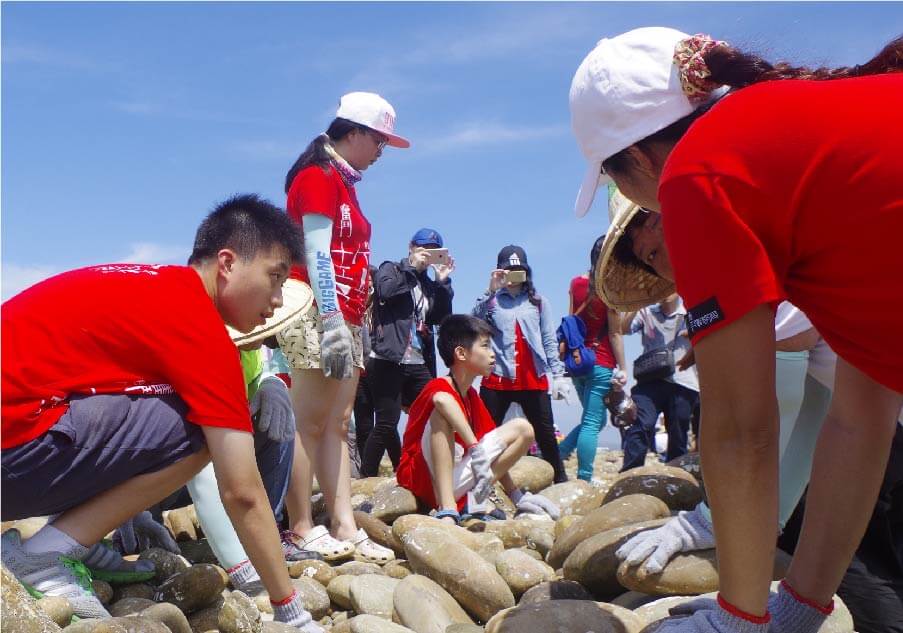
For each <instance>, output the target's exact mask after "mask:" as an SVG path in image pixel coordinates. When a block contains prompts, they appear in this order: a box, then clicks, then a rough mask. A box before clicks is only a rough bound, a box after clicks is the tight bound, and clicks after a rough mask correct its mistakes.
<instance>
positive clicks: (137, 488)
mask: <svg viewBox="0 0 903 633" xmlns="http://www.w3.org/2000/svg"><path fill="white" fill-rule="evenodd" d="M209 461H210V453H209V452H208V451H207V449H206V447H205V448H202V449H201V450H200V451H198V452H197V453H194V454H193V455H189V456H188V457H186V458H184V459H180V460H179V461H177V462H176V463H174V464H170V465H169V466H167V467H166V468H162V469H160V470H157V471H155V472H152V473H147V474H144V475H138V476H137V477H133V478H132V479H129V480H128V481H124V482H122V483H121V484H119V485H117V486H114V487H113V488H110V489H109V490H107V491H105V492H102V493H100V494H99V495H97V496H96V497H93V498H92V499H89V500H88V501H86V502H85V503H83V504H81V505H79V506H76V507H74V508H71V509H69V510H66V511H65V512H63V513H62V514H61V515H60V516H59V517H57V519H56V520H55V521H54V522H53V525H54V527H56V528H57V529H58V530H60V531H62V532H65V533H66V534H68V535H69V536H71V537H72V538H73V539H75V540H76V541H78V542H79V543H81V544H82V545H84V546H85V547H90V546H92V545H94V544H95V543H97V542H98V541H100V539H102V538H103V537H104V536H106V535H107V534H108V533H109V532H110V531H111V530H115V529H116V528H117V527H119V526H120V525H122V524H123V523H124V522H126V521H128V520H129V519H131V518H132V517H133V516H135V515H136V514H138V513H139V512H141V511H143V510H145V509H146V508H148V507H149V506H152V505H153V504H155V503H157V502H158V501H160V500H161V499H163V498H164V497H166V496H168V495H170V494H172V493H173V492H174V491H176V490H178V489H179V488H180V487H181V486H184V485H185V483H186V482H187V481H188V480H189V479H191V478H192V477H194V476H195V475H196V474H198V472H200V470H201V469H202V468H203V467H204V466H205V465H206V464H207V462H209Z"/></svg>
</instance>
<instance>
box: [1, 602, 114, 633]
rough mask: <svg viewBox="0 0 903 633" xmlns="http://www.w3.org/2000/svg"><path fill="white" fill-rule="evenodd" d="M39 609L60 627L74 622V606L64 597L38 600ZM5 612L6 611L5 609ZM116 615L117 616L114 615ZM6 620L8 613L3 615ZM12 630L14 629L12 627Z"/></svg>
mask: <svg viewBox="0 0 903 633" xmlns="http://www.w3.org/2000/svg"><path fill="white" fill-rule="evenodd" d="M38 607H39V608H40V609H41V610H42V611H43V612H44V613H46V614H47V615H49V616H50V619H51V620H53V621H54V622H56V623H57V624H58V625H59V626H63V627H65V626H68V625H69V623H70V622H71V620H72V605H71V604H69V601H68V600H67V599H66V598H63V597H62V596H46V597H44V598H41V599H39V600H38ZM4 611H5V609H4ZM112 615H116V614H112ZM3 619H4V620H5V619H6V613H4V614H3ZM10 628H13V627H12V626H11V627H10Z"/></svg>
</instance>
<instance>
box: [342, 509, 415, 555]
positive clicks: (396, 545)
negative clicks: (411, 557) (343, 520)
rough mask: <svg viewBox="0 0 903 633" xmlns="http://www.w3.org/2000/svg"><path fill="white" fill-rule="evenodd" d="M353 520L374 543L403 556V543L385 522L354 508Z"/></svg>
mask: <svg viewBox="0 0 903 633" xmlns="http://www.w3.org/2000/svg"><path fill="white" fill-rule="evenodd" d="M354 521H355V523H357V526H358V527H359V528H362V529H363V530H364V532H366V533H367V536H369V537H370V540H372V541H373V542H374V543H377V544H378V545H382V546H383V547H388V548H389V549H390V550H392V551H393V552H395V555H396V556H404V545H402V543H401V541H400V540H399V539H398V537H397V536H395V533H394V532H392V528H391V527H389V525H388V524H387V523H384V522H383V521H380V520H379V519H377V518H376V517H375V516H374V515H372V514H369V513H367V512H361V511H360V510H356V511H355V512H354Z"/></svg>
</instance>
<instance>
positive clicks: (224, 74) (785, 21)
mask: <svg viewBox="0 0 903 633" xmlns="http://www.w3.org/2000/svg"><path fill="white" fill-rule="evenodd" d="M652 25H663V26H671V27H675V28H678V29H681V30H684V31H687V32H690V33H696V32H706V33H710V34H712V35H714V36H715V37H718V38H719V39H725V40H728V41H729V42H731V43H733V44H735V45H742V46H745V47H748V48H752V49H754V50H757V51H759V52H762V53H765V54H767V55H768V56H769V57H770V58H773V59H778V58H782V59H783V58H786V59H790V60H792V61H795V62H801V63H809V64H828V65H840V64H854V63H859V62H862V61H865V60H866V59H868V58H869V57H870V56H871V55H873V54H874V53H875V52H876V51H877V50H878V49H879V48H880V47H881V46H882V45H883V44H884V43H886V42H887V41H889V40H890V39H891V38H892V37H894V36H895V35H898V34H899V31H900V29H901V25H903V5H901V4H891V3H879V4H865V3H829V4H822V3H776V4H766V3H704V4H691V3H668V4H661V3H593V4H588V3H580V4H570V3H554V4H553V3H529V4H521V3H452V4H421V3H373V4H352V3H302V4H290V3H271V4H263V3H260V4H245V3H169V2H166V3H125V4H120V3H94V4H81V3H60V4H58V3H11V2H4V3H3V4H2V133H3V134H2V196H0V204H2V257H0V261H2V267H3V268H2V296H3V298H4V299H6V298H8V297H9V296H11V295H12V294H14V293H15V292H17V291H19V290H21V289H22V288H24V287H27V286H28V285H30V284H31V283H33V282H35V281H37V280H39V279H41V278H43V277H45V276H47V275H49V274H53V273H54V272H58V271H62V270H66V269H70V268H75V267H78V266H83V265H87V264H92V263H99V262H110V261H126V260H127V261H146V262H178V263H181V262H183V261H184V260H185V258H186V257H187V253H188V249H189V248H190V246H191V242H192V238H193V235H194V231H195V228H196V226H197V224H198V222H199V221H200V219H201V218H202V217H203V216H204V214H205V213H206V212H207V211H208V210H209V209H210V208H211V207H212V206H213V205H214V204H215V203H216V202H217V201H220V200H222V199H223V198H225V197H227V196H228V195H230V194H232V193H236V192H258V193H261V194H263V195H265V196H266V197H268V198H270V199H272V200H273V201H275V202H277V203H278V204H280V205H282V204H284V195H283V193H282V183H283V180H284V177H285V173H286V170H287V169H288V167H289V166H290V165H291V163H292V162H293V161H294V159H295V157H296V156H297V155H298V153H299V152H300V151H301V150H302V149H303V148H304V146H305V145H306V144H307V142H308V141H309V140H310V139H311V138H313V137H314V136H315V135H317V134H318V133H320V132H322V131H323V130H324V129H325V127H326V125H327V124H328V123H329V121H330V120H331V118H332V116H333V114H334V112H335V107H336V105H337V102H338V98H339V96H340V95H341V94H343V93H345V92H349V91H352V90H369V91H375V92H379V93H380V94H382V95H383V96H384V97H386V98H387V99H388V100H389V101H390V102H391V103H392V104H393V105H394V106H395V109H396V111H397V114H398V120H397V130H398V132H399V133H400V134H403V135H405V136H407V137H408V138H410V139H411V141H412V147H411V149H409V150H394V149H392V148H388V149H387V150H386V151H385V153H384V156H383V158H382V160H381V161H380V162H379V163H377V164H376V165H375V166H373V167H372V168H371V169H370V170H368V171H367V173H366V174H365V177H364V180H363V181H362V182H361V183H360V185H359V186H358V195H359V197H360V200H361V204H362V207H363V210H364V213H365V214H366V215H368V217H369V218H370V220H371V222H372V223H373V240H372V247H373V254H374V255H373V259H374V261H375V262H376V263H378V262H380V261H382V260H384V259H388V258H396V257H399V256H401V255H402V254H403V253H405V251H406V245H407V242H408V240H409V239H410V236H411V234H412V233H413V232H414V231H415V230H416V229H417V228H419V227H421V226H431V227H434V228H436V229H438V230H439V231H440V232H441V233H442V234H443V236H444V237H445V239H446V243H447V245H448V246H449V248H450V249H451V250H452V253H453V255H454V256H455V258H456V260H457V263H458V272H457V274H456V275H455V276H454V282H455V287H456V291H457V299H456V304H455V305H456V310H457V311H465V310H468V309H470V307H471V306H472V302H473V299H474V298H475V297H476V295H477V294H478V293H479V292H480V291H481V290H482V289H483V288H485V286H486V283H487V279H488V275H489V271H490V270H491V269H492V268H493V266H494V262H495V256H496V253H497V252H498V250H499V248H501V247H502V246H504V245H505V244H508V243H517V244H520V245H522V246H524V247H525V248H526V250H527V254H528V256H529V258H530V263H531V264H532V266H533V268H534V271H535V280H536V283H537V287H538V288H539V291H540V292H541V293H542V294H544V295H546V296H547V298H548V300H549V301H550V302H551V304H552V306H553V308H554V309H555V311H556V312H558V313H561V312H563V311H565V310H566V308H567V303H566V300H567V284H568V281H569V279H570V278H571V277H572V276H573V275H575V274H578V273H580V272H582V271H584V270H585V269H586V268H587V267H588V259H589V249H590V247H591V245H592V243H593V241H594V240H595V238H596V237H597V236H598V235H600V234H601V233H602V232H603V231H604V230H605V228H606V225H607V214H606V212H605V209H604V208H603V207H602V206H600V205H598V204H597V206H596V207H595V208H594V209H593V211H592V212H591V213H590V214H589V215H588V216H587V217H586V218H584V219H583V220H581V221H578V220H576V219H575V218H574V216H573V201H574V197H575V195H576V191H577V187H578V185H579V183H580V180H581V178H582V175H583V171H584V161H583V158H582V156H581V155H580V153H579V151H578V149H577V146H576V144H575V142H574V140H573V137H572V135H571V132H570V128H569V115H568V107H567V94H568V88H569V86H570V81H571V77H572V76H573V73H574V71H575V70H576V68H577V65H578V64H579V63H580V61H581V60H582V58H583V57H584V56H585V55H586V53H587V52H589V50H591V48H592V47H593V45H594V44H595V42H596V41H597V40H598V39H600V38H602V37H605V36H611V35H615V34H617V33H619V32H622V31H625V30H628V29H631V28H635V27H639V26H652ZM763 133H767V132H765V131H763ZM174 309H178V307H177V306H174ZM637 347H638V346H637V344H636V342H631V343H630V345H629V349H630V350H631V353H632V354H635V353H636V349H637ZM561 413H562V415H563V416H571V415H572V414H573V411H571V410H570V409H568V412H565V411H564V410H562V411H561Z"/></svg>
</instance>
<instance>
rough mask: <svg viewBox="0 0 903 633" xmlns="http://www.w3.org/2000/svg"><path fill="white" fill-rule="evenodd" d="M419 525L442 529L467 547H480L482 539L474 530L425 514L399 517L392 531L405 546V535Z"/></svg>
mask: <svg viewBox="0 0 903 633" xmlns="http://www.w3.org/2000/svg"><path fill="white" fill-rule="evenodd" d="M419 527H429V528H433V529H435V530H442V531H443V532H445V534H446V536H448V537H449V538H451V539H454V540H456V541H458V542H459V543H461V544H462V545H464V546H465V547H467V548H469V549H472V550H476V549H479V547H480V545H481V543H482V540H481V539H480V537H479V536H478V535H477V534H475V533H474V532H469V531H467V530H465V529H464V528H462V527H459V526H457V525H451V524H450V523H446V522H444V521H440V520H439V519H434V518H433V517H431V516H427V515H425V514H408V515H405V516H403V517H400V518H398V519H397V520H396V521H395V522H394V523H393V524H392V533H393V534H394V535H395V536H396V538H398V540H399V541H401V544H402V546H404V541H405V537H406V536H407V535H408V534H410V533H411V532H413V531H414V530H415V529H417V528H419Z"/></svg>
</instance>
